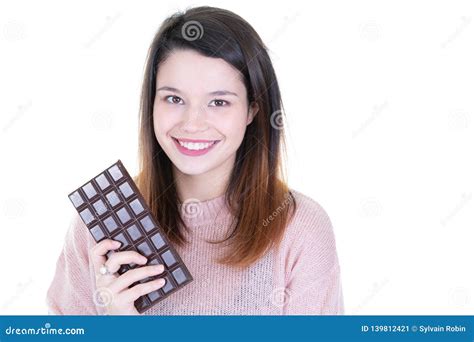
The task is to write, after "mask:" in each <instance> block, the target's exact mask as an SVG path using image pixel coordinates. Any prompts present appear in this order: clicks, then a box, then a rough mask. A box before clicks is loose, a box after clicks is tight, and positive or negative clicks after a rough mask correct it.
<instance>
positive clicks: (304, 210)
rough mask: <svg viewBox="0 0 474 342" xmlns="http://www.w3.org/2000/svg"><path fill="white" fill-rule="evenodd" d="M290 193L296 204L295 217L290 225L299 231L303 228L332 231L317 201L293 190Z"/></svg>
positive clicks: (327, 217) (328, 219)
mask: <svg viewBox="0 0 474 342" xmlns="http://www.w3.org/2000/svg"><path fill="white" fill-rule="evenodd" d="M290 192H291V194H292V195H293V197H294V198H295V202H296V210H295V215H294V217H293V220H292V221H291V222H290V225H291V224H293V225H295V224H296V225H297V226H298V227H300V228H301V229H302V228H303V227H306V229H308V228H311V229H315V228H319V229H324V228H326V229H328V228H331V229H332V223H331V220H330V218H329V215H328V213H327V212H326V210H325V209H324V208H323V207H322V205H321V204H320V203H319V202H318V201H316V200H315V199H313V198H311V197H309V196H307V195H305V194H303V193H302V192H300V191H297V190H295V189H290Z"/></svg>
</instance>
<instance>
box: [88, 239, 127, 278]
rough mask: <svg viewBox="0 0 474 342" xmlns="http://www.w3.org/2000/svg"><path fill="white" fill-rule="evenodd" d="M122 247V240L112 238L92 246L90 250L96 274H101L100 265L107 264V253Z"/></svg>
mask: <svg viewBox="0 0 474 342" xmlns="http://www.w3.org/2000/svg"><path fill="white" fill-rule="evenodd" d="M119 247H120V242H118V241H114V240H110V239H105V240H102V241H101V242H99V243H98V244H96V245H95V246H94V247H92V248H91V251H90V256H91V260H92V264H93V266H94V270H95V274H96V275H98V274H99V269H100V267H101V266H102V265H103V264H105V261H106V260H107V258H106V257H105V255H106V254H107V253H108V252H109V251H110V250H115V249H117V248H119Z"/></svg>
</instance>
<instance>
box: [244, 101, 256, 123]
mask: <svg viewBox="0 0 474 342" xmlns="http://www.w3.org/2000/svg"><path fill="white" fill-rule="evenodd" d="M258 110H259V106H258V103H257V102H252V103H251V104H250V106H249V112H248V115H247V125H250V123H251V122H252V121H253V118H254V117H255V115H256V114H257V113H258Z"/></svg>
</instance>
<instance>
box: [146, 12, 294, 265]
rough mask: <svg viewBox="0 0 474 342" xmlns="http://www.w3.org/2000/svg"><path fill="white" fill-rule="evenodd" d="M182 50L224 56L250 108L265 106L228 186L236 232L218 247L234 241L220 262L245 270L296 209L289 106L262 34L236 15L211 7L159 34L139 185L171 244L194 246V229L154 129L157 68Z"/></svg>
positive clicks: (149, 71) (169, 23) (151, 64)
mask: <svg viewBox="0 0 474 342" xmlns="http://www.w3.org/2000/svg"><path fill="white" fill-rule="evenodd" d="M174 49H192V50H194V51H197V52H199V53H200V54H202V55H204V56H208V57H213V58H222V59H223V60H225V61H226V62H227V63H229V64H230V65H232V66H234V67H235V68H236V69H237V70H239V71H240V73H241V77H242V81H243V82H244V84H245V86H246V89H247V97H248V103H249V104H250V103H252V102H255V103H257V104H258V108H259V110H258V112H257V114H256V115H255V117H254V119H253V121H252V122H251V123H250V124H249V125H248V126H247V129H246V132H245V135H244V139H243V141H242V144H241V146H240V147H239V148H238V150H237V155H236V159H235V164H234V167H233V170H232V173H231V175H230V179H229V182H228V185H227V188H226V193H225V199H226V201H225V203H226V205H227V206H228V208H229V210H230V211H231V213H232V216H233V224H232V226H233V228H232V229H231V230H230V233H229V235H228V236H227V237H226V238H225V239H224V240H223V241H213V242H212V243H223V242H226V241H227V243H228V245H229V246H230V250H229V253H228V254H227V255H225V256H224V257H223V258H222V259H220V260H218V261H219V262H220V263H223V264H228V265H233V266H241V267H245V266H248V265H250V264H252V263H253V262H255V261H257V260H258V259H259V258H261V257H262V256H263V255H264V254H265V253H266V252H267V251H268V250H269V249H270V248H271V247H274V246H278V244H279V243H280V241H281V239H282V237H283V233H284V230H285V227H286V226H287V224H288V222H289V220H290V219H291V217H292V216H293V215H294V211H295V209H296V201H295V198H294V196H293V195H292V194H291V192H290V190H289V188H288V185H287V182H286V180H285V178H286V174H285V172H284V170H283V167H282V155H283V154H285V155H286V148H285V142H284V134H283V133H284V132H283V105H282V101H281V95H280V89H279V86H278V82H277V78H276V75H275V71H274V69H273V66H272V63H271V60H270V57H269V55H268V53H267V48H266V46H265V45H264V43H263V42H262V40H261V39H260V37H259V36H258V34H257V32H255V30H254V29H253V28H252V27H251V26H250V24H249V23H247V22H246V21H245V20H244V19H242V18H241V17H240V16H238V15H236V14H235V13H233V12H230V11H228V10H224V9H220V8H215V7H207V6H205V7H195V8H191V9H188V10H187V11H185V12H184V13H181V12H179V13H175V14H174V15H172V16H170V17H168V18H167V19H165V21H164V22H163V24H162V25H161V27H160V28H159V30H158V32H157V33H156V35H155V37H154V39H153V42H152V44H151V46H150V48H149V50H148V56H147V61H146V66H145V74H144V81H143V86H142V93H141V101H140V127H139V129H140V131H139V139H140V141H139V164H140V165H139V167H140V170H139V174H138V177H137V185H138V187H139V189H140V191H141V192H142V194H143V196H144V198H145V200H146V201H147V202H148V204H149V206H150V208H151V210H152V211H153V213H154V214H155V216H156V218H157V220H158V222H159V224H160V225H161V226H162V227H163V228H164V229H165V231H166V232H167V234H168V237H169V239H170V240H171V241H172V242H173V243H175V244H177V245H180V246H182V245H183V244H185V243H187V241H186V239H185V237H184V234H183V231H182V229H186V228H187V227H186V224H185V223H184V221H183V219H182V217H181V213H180V210H179V204H180V203H181V202H180V200H179V197H178V194H177V189H176V186H175V182H174V178H173V172H172V162H171V160H170V159H169V158H168V156H167V155H166V154H165V153H164V151H163V149H162V148H161V146H160V145H159V143H158V142H157V139H156V137H155V134H154V128H153V103H154V100H155V91H156V75H157V70H158V68H159V66H160V63H162V62H163V61H164V60H165V59H166V58H167V57H168V56H169V53H170V52H171V51H172V50H174Z"/></svg>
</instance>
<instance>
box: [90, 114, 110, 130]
mask: <svg viewBox="0 0 474 342" xmlns="http://www.w3.org/2000/svg"><path fill="white" fill-rule="evenodd" d="M112 126H113V119H112V115H111V114H110V113H108V112H96V113H94V114H92V127H93V128H95V129H97V130H99V131H105V130H108V129H111V128H112Z"/></svg>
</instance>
